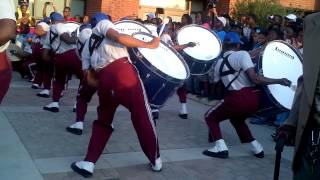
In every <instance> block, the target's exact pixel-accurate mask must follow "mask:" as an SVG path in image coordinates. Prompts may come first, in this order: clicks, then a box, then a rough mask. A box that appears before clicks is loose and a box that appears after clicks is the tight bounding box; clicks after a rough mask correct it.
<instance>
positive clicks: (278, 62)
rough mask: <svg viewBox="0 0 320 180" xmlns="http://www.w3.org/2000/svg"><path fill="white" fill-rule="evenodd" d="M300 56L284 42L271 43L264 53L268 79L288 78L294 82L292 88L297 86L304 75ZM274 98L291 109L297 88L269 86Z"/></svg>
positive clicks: (263, 59)
mask: <svg viewBox="0 0 320 180" xmlns="http://www.w3.org/2000/svg"><path fill="white" fill-rule="evenodd" d="M301 60H302V59H301V57H300V56H299V54H298V53H297V52H296V51H295V50H294V49H293V47H291V46H290V45H288V44H286V43H285V42H282V41H273V42H270V43H269V44H268V45H267V46H266V48H265V50H264V53H263V57H262V71H263V75H264V76H265V77H268V78H276V79H278V78H287V79H289V80H290V81H291V82H292V87H296V86H297V80H298V78H299V77H300V76H301V75H302V73H303V70H302V63H301ZM268 89H269V90H270V92H271V94H272V96H273V97H274V98H275V99H276V100H277V101H278V103H279V104H281V105H282V106H283V107H285V108H287V109H289V110H290V109H291V107H292V104H293V98H294V94H295V88H290V87H285V86H282V85H268Z"/></svg>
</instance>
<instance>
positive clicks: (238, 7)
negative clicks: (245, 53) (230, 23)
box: [231, 0, 287, 27]
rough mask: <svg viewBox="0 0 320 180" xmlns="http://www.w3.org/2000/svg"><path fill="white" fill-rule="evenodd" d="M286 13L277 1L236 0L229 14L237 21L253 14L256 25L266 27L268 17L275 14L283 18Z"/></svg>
mask: <svg viewBox="0 0 320 180" xmlns="http://www.w3.org/2000/svg"><path fill="white" fill-rule="evenodd" d="M286 13H287V11H286V9H285V8H284V7H283V6H281V5H280V3H279V2H278V1H277V0H237V2H236V3H235V7H234V9H233V11H232V13H231V14H232V15H233V16H234V17H235V18H236V19H239V18H240V16H241V15H245V14H255V15H256V16H257V24H258V25H259V26H261V27H267V25H268V19H267V18H268V16H270V15H275V14H278V15H281V16H284V15H286Z"/></svg>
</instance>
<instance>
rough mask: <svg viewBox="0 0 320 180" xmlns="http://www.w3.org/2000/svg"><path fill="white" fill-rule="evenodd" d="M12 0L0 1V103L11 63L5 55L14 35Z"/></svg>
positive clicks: (9, 73)
mask: <svg viewBox="0 0 320 180" xmlns="http://www.w3.org/2000/svg"><path fill="white" fill-rule="evenodd" d="M14 7H15V5H14V1H13V0H6V1H2V2H1V3H0V9H1V11H0V82H1V86H0V104H1V102H2V99H3V97H4V95H5V94H6V93H7V91H8V89H9V84H10V80H11V63H10V62H9V59H8V57H7V55H6V49H7V47H8V46H9V44H10V40H11V39H14V38H15V36H16V18H15V14H14V13H15V9H14Z"/></svg>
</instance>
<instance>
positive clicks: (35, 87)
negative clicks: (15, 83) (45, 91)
mask: <svg viewBox="0 0 320 180" xmlns="http://www.w3.org/2000/svg"><path fill="white" fill-rule="evenodd" d="M31 88H32V89H39V88H40V87H39V85H35V84H32V86H31Z"/></svg>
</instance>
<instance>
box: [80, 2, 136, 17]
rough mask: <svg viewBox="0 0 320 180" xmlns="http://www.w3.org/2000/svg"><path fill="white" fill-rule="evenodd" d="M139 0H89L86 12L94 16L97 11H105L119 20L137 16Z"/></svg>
mask: <svg viewBox="0 0 320 180" xmlns="http://www.w3.org/2000/svg"><path fill="white" fill-rule="evenodd" d="M138 10H139V0H87V1H86V14H88V15H90V16H92V15H94V14H95V13H96V12H104V13H106V14H109V15H110V16H111V17H112V20H113V21H117V20H119V19H120V18H122V17H126V16H137V15H138Z"/></svg>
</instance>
